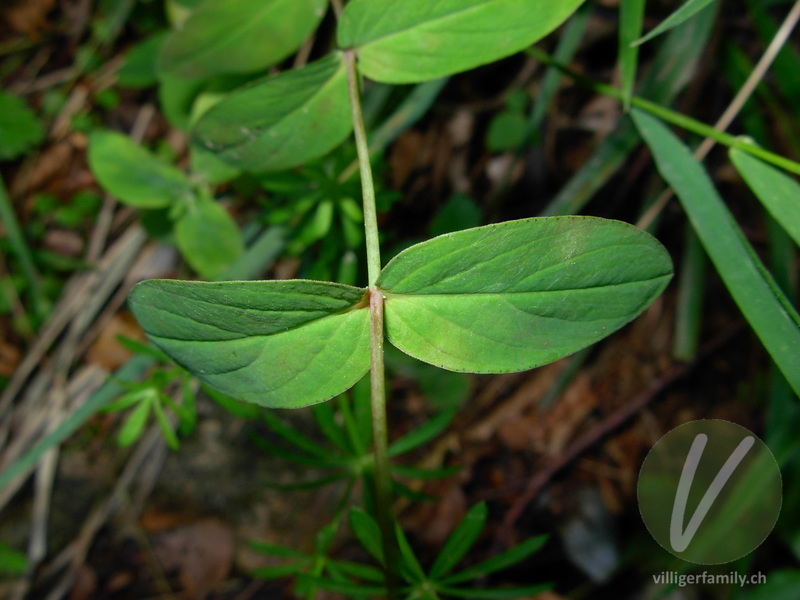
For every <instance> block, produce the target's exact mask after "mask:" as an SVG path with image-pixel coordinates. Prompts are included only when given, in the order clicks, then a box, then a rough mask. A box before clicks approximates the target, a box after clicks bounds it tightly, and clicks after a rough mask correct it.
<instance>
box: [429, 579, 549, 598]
mask: <svg viewBox="0 0 800 600" xmlns="http://www.w3.org/2000/svg"><path fill="white" fill-rule="evenodd" d="M552 587H553V585H552V584H550V583H542V584H539V585H529V586H526V587H518V588H498V589H494V590H476V589H464V588H451V587H440V588H437V591H439V592H441V593H443V594H447V595H449V596H455V597H456V598H465V599H469V598H478V599H485V600H505V599H506V598H529V597H531V596H536V595H538V594H541V593H542V592H546V591H547V590H549V589H551V588H552Z"/></svg>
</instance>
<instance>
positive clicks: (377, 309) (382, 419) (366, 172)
mask: <svg viewBox="0 0 800 600" xmlns="http://www.w3.org/2000/svg"><path fill="white" fill-rule="evenodd" d="M344 58H345V62H346V65H347V81H348V86H349V90H350V106H351V107H352V110H353V130H354V132H355V138H356V149H357V150H358V164H359V169H360V171H361V188H362V192H363V196H364V229H365V232H366V238H367V269H368V274H369V314H370V391H371V394H370V397H371V403H372V438H373V444H374V446H375V504H376V507H375V510H376V512H377V515H376V516H377V521H378V526H379V527H380V530H381V538H382V541H383V558H384V563H385V574H386V588H387V596H388V597H389V598H390V599H394V598H396V597H397V582H398V576H397V556H398V547H397V539H396V538H395V535H394V516H393V515H392V478H391V473H390V472H389V450H388V446H389V443H388V431H387V425H386V383H385V376H384V362H383V294H382V293H381V291H380V290H379V289H378V288H377V287H376V285H375V282H376V281H377V280H378V275H379V274H380V271H381V254H380V246H379V242H378V217H377V210H376V208H375V187H374V184H373V179H372V166H371V165H370V159H369V145H368V144H367V134H366V131H365V129H364V117H363V115H362V112H361V100H360V97H359V91H358V73H357V70H356V57H355V54H354V53H353V52H352V51H345V53H344Z"/></svg>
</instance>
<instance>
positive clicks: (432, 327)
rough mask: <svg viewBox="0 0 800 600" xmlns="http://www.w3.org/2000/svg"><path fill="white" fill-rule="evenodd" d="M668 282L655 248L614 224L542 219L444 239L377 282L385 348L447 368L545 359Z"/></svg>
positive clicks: (410, 252)
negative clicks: (389, 345)
mask: <svg viewBox="0 0 800 600" xmlns="http://www.w3.org/2000/svg"><path fill="white" fill-rule="evenodd" d="M671 276H672V263H671V261H670V258H669V255H668V254H667V252H666V251H665V250H664V248H663V247H662V246H661V244H659V243H658V242H657V241H656V240H655V239H653V238H652V237H651V236H649V235H648V234H646V233H644V232H642V231H640V230H638V229H636V228H635V227H633V226H631V225H628V224H626V223H621V222H619V221H609V220H604V219H598V218H594V217H551V218H532V219H523V220H519V221H510V222H507V223H500V224H498V225H488V226H485V227H477V228H475V229H467V230H465V231H460V232H456V233H452V234H447V235H443V236H440V237H437V238H434V239H432V240H428V241H427V242H423V243H422V244H418V245H416V246H412V247H411V248H408V249H407V250H405V251H403V252H401V253H400V254H399V255H398V256H396V257H395V258H394V259H392V261H391V262H390V263H389V264H388V265H387V266H386V268H385V269H384V270H383V272H382V273H381V275H380V277H379V278H378V282H377V284H378V286H379V287H380V288H382V289H383V290H384V296H385V298H386V301H385V320H386V331H387V337H388V339H389V341H390V342H391V343H392V344H394V345H395V346H397V347H398V348H399V349H400V350H402V351H403V352H405V353H407V354H410V355H411V356H414V357H415V358H418V359H420V360H422V361H425V362H428V363H430V364H433V365H436V366H439V367H442V368H444V369H449V370H451V371H469V372H474V373H504V372H512V371H522V370H525V369H530V368H533V367H536V366H539V365H543V364H545V363H548V362H552V361H554V360H557V359H559V358H562V357H564V356H567V355H568V354H572V353H573V352H577V351H578V350H580V349H581V348H583V347H585V346H588V345H589V344H592V343H594V342H596V341H598V340H600V339H602V338H604V337H606V336H607V335H609V334H610V333H612V332H613V331H615V330H616V329H618V328H620V327H622V325H624V324H625V323H627V322H628V321H630V320H631V319H633V318H634V317H636V316H637V315H638V314H639V313H641V312H642V311H643V310H644V309H645V308H646V307H647V306H648V305H649V304H650V303H651V302H652V301H653V300H654V299H655V298H656V297H657V296H658V295H659V294H660V293H661V291H662V290H663V289H664V287H665V286H666V284H667V282H668V281H669V279H670V277H671Z"/></svg>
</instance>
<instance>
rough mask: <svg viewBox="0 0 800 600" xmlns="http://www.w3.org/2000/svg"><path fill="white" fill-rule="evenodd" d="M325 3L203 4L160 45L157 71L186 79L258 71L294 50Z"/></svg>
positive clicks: (228, 0) (234, 0)
mask: <svg viewBox="0 0 800 600" xmlns="http://www.w3.org/2000/svg"><path fill="white" fill-rule="evenodd" d="M327 4H328V2H327V0H225V1H224V2H205V3H203V4H202V5H201V6H200V7H199V8H198V9H197V10H196V11H194V12H193V13H192V15H191V16H190V17H189V18H188V19H187V20H186V22H185V23H184V24H183V26H182V27H181V28H180V29H178V30H176V31H174V32H173V33H172V34H170V36H169V37H168V38H167V39H166V41H165V42H164V45H163V47H162V49H161V52H160V56H159V60H158V68H159V70H160V71H161V72H165V73H171V74H175V75H179V76H181V77H184V78H187V79H205V78H209V77H213V76H215V75H226V74H231V73H252V72H254V71H261V70H263V69H266V68H267V67H270V66H272V65H274V64H277V63H279V62H280V61H281V60H283V59H284V58H286V57H287V56H289V55H290V54H292V53H293V52H295V51H296V50H297V49H298V48H299V47H300V45H301V44H302V43H303V42H304V41H305V40H306V38H307V37H308V36H309V35H311V33H312V32H313V31H314V30H315V29H316V28H317V26H318V25H319V23H320V21H321V20H322V17H323V16H324V15H325V11H326V9H327Z"/></svg>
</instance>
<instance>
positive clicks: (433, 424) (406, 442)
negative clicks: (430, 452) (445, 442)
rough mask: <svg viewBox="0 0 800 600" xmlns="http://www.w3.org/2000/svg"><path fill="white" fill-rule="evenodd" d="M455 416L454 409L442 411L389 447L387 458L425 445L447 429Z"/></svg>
mask: <svg viewBox="0 0 800 600" xmlns="http://www.w3.org/2000/svg"><path fill="white" fill-rule="evenodd" d="M455 414H456V410H455V409H450V410H446V411H443V412H441V413H439V414H438V415H436V416H435V417H433V418H432V419H430V420H429V421H426V422H425V423H423V424H422V425H420V426H419V427H417V428H415V429H413V430H411V431H410V432H409V433H407V434H406V435H405V436H403V437H401V438H400V439H399V440H397V441H395V442H393V443H392V444H391V445H390V446H389V456H392V457H394V456H400V455H401V454H405V453H406V452H410V451H411V450H413V449H414V448H418V447H419V446H422V445H423V444H427V443H428V442H429V441H431V440H432V439H433V438H435V437H436V436H437V435H439V434H440V433H442V432H443V431H444V430H445V429H446V428H447V426H448V425H449V424H450V422H451V421H452V420H453V417H454V416H455Z"/></svg>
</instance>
